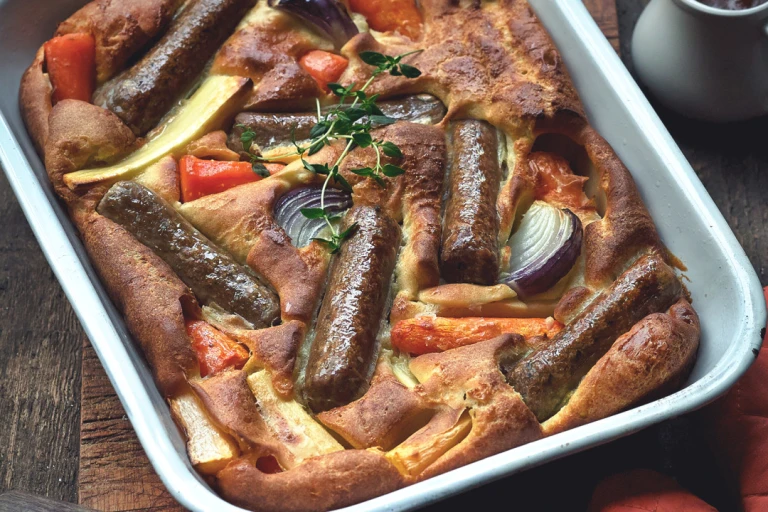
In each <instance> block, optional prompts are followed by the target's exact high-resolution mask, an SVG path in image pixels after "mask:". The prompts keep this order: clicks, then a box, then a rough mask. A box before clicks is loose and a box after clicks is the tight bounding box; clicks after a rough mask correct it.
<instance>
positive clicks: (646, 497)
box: [588, 469, 717, 512]
mask: <svg viewBox="0 0 768 512" xmlns="http://www.w3.org/2000/svg"><path fill="white" fill-rule="evenodd" d="M588 510H589V512H717V510H716V509H714V508H713V507H710V506H709V505H707V504H706V503H704V502H703V501H701V500H700V499H699V498H697V497H696V496H694V495H693V494H691V493H689V492H688V491H686V490H685V489H683V488H682V487H680V486H679V485H678V484H677V482H675V481H674V480H673V479H672V478H670V477H668V476H664V475H662V474H660V473H657V472H655V471H651V470H648V469H635V470H632V471H627V472H626V473H620V474H618V475H613V476H610V477H608V478H606V479H605V480H603V481H602V482H600V483H599V484H598V486H597V488H596V489H595V492H594V494H593V495H592V501H591V503H590V504H589V509H588Z"/></svg>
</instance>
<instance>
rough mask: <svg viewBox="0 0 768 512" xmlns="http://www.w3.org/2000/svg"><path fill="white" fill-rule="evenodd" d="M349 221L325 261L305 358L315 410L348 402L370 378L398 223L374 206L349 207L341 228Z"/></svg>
mask: <svg viewBox="0 0 768 512" xmlns="http://www.w3.org/2000/svg"><path fill="white" fill-rule="evenodd" d="M353 222H356V223H357V230H356V231H355V234H354V235H353V236H352V237H351V238H350V239H349V240H347V241H345V242H344V244H343V245H342V247H341V250H340V252H339V254H338V255H337V256H336V257H335V260H334V262H333V264H332V265H331V271H330V272H331V274H330V281H329V283H328V291H327V292H326V293H325V297H323V303H322V305H321V306H320V312H319V313H318V317H317V324H316V327H315V336H314V339H313V340H312V345H311V348H310V353H309V360H308V362H307V369H306V374H305V382H304V398H305V399H306V401H307V404H308V405H309V406H310V408H311V409H312V410H313V411H315V412H322V411H327V410H328V409H332V408H333V407H337V406H340V405H345V404H347V403H349V402H350V401H352V400H353V399H354V398H356V397H357V395H358V394H359V393H360V392H361V391H362V388H363V386H364V385H365V384H366V383H367V381H368V379H369V378H370V375H371V370H372V367H373V363H374V359H375V356H376V334H377V333H378V331H379V323H380V321H381V318H382V315H383V314H384V307H385V305H386V301H387V293H388V291H389V283H390V281H391V280H392V273H393V272H394V269H395V261H396V258H397V250H398V247H399V245H400V227H399V226H398V225H397V223H396V222H395V221H394V220H392V218H390V217H389V216H387V214H385V213H384V212H383V211H382V210H381V209H380V208H378V207H371V206H357V207H355V208H353V209H352V210H350V211H349V213H348V214H347V217H346V219H345V222H344V227H345V228H346V227H348V226H350V225H352V223H353Z"/></svg>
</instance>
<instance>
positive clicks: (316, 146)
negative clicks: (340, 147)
mask: <svg viewBox="0 0 768 512" xmlns="http://www.w3.org/2000/svg"><path fill="white" fill-rule="evenodd" d="M323 146H325V141H324V140H319V141H317V142H314V143H312V145H311V146H309V151H308V152H307V155H309V156H312V155H314V154H315V153H317V152H318V151H320V150H321V149H323Z"/></svg>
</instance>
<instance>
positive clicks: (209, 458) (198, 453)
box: [171, 392, 239, 475]
mask: <svg viewBox="0 0 768 512" xmlns="http://www.w3.org/2000/svg"><path fill="white" fill-rule="evenodd" d="M171 413H172V414H173V417H174V419H175V420H176V422H177V423H178V424H179V425H180V426H181V427H182V428H183V429H184V432H185V433H186V435H187V453H188V454H189V459H190V460H191V461H192V465H193V466H195V468H196V469H197V470H198V471H200V472H201V473H204V474H206V475H212V474H215V473H217V472H218V471H219V470H221V469H223V468H224V466H226V465H227V464H228V463H229V461H231V460H232V459H234V458H235V457H237V456H238V455H239V450H238V448H237V444H235V442H234V441H233V440H232V439H230V437H229V436H228V435H227V434H225V433H223V432H222V431H221V430H219V429H218V428H217V427H216V425H214V424H213V422H211V420H210V418H209V417H208V415H207V414H206V412H205V410H204V409H203V406H202V405H201V404H200V401H199V400H198V399H197V397H196V396H195V395H194V394H192V393H191V392H190V393H187V394H184V395H181V396H180V397H178V398H173V399H171Z"/></svg>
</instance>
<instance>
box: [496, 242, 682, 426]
mask: <svg viewBox="0 0 768 512" xmlns="http://www.w3.org/2000/svg"><path fill="white" fill-rule="evenodd" d="M681 295H682V285H681V284H680V280H679V279H678V278H677V276H676V275H675V272H674V271H673V270H672V269H671V268H670V267H669V266H668V265H667V264H666V263H664V262H663V261H662V260H661V259H660V258H658V257H657V256H644V257H642V258H641V259H639V260H638V261H637V262H636V263H635V264H634V265H632V266H631V267H630V268H629V269H628V270H627V271H626V272H624V273H623V274H622V275H621V276H619V278H618V279H617V280H616V281H615V282H614V283H613V285H611V287H610V288H609V289H608V290H606V291H605V292H603V293H602V294H601V295H600V296H599V297H597V298H596V299H595V300H594V301H593V302H592V304H590V306H589V307H588V308H587V309H586V310H585V311H584V312H583V313H582V314H581V315H579V316H578V317H577V318H576V319H575V320H574V321H573V322H571V323H570V324H569V325H567V326H566V327H565V329H563V330H562V331H560V333H559V334H558V335H557V336H555V338H553V340H552V342H551V343H550V344H548V345H547V346H546V347H544V348H542V349H539V350H538V351H536V352H533V353H532V354H530V355H529V356H527V357H526V358H525V359H523V360H521V361H520V362H519V363H518V364H517V365H516V366H515V367H514V368H513V369H512V370H511V371H510V373H509V375H508V381H509V383H510V384H511V385H512V387H514V388H515V390H516V391H517V392H518V393H520V394H521V395H522V397H523V400H525V403H526V404H527V405H528V407H529V408H530V409H531V410H532V411H533V412H534V414H536V417H537V418H538V419H539V421H544V420H545V419H547V418H549V417H550V416H552V415H553V414H554V413H556V412H557V411H558V409H559V408H560V407H562V405H563V403H564V401H565V400H566V398H567V396H568V394H569V393H570V392H571V391H572V390H573V389H575V388H576V386H577V385H578V383H579V381H580V380H581V379H582V377H584V375H586V374H587V372H588V371H589V370H590V368H592V367H593V366H594V365H595V363H596V362H597V360H598V359H600V358H601V357H602V356H603V355H604V354H605V353H606V352H608V350H609V349H610V348H611V345H613V342H614V341H616V339H617V338H618V337H619V336H621V335H622V334H624V333H625V332H627V331H628V330H629V329H630V328H631V327H632V326H633V325H634V324H635V323H637V322H639V321H640V320H642V319H643V318H645V317H646V316H648V315H650V314H651V313H657V312H659V311H666V310H667V309H668V308H669V307H670V306H672V304H674V303H675V302H676V301H677V300H678V299H679V298H680V296H681Z"/></svg>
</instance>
